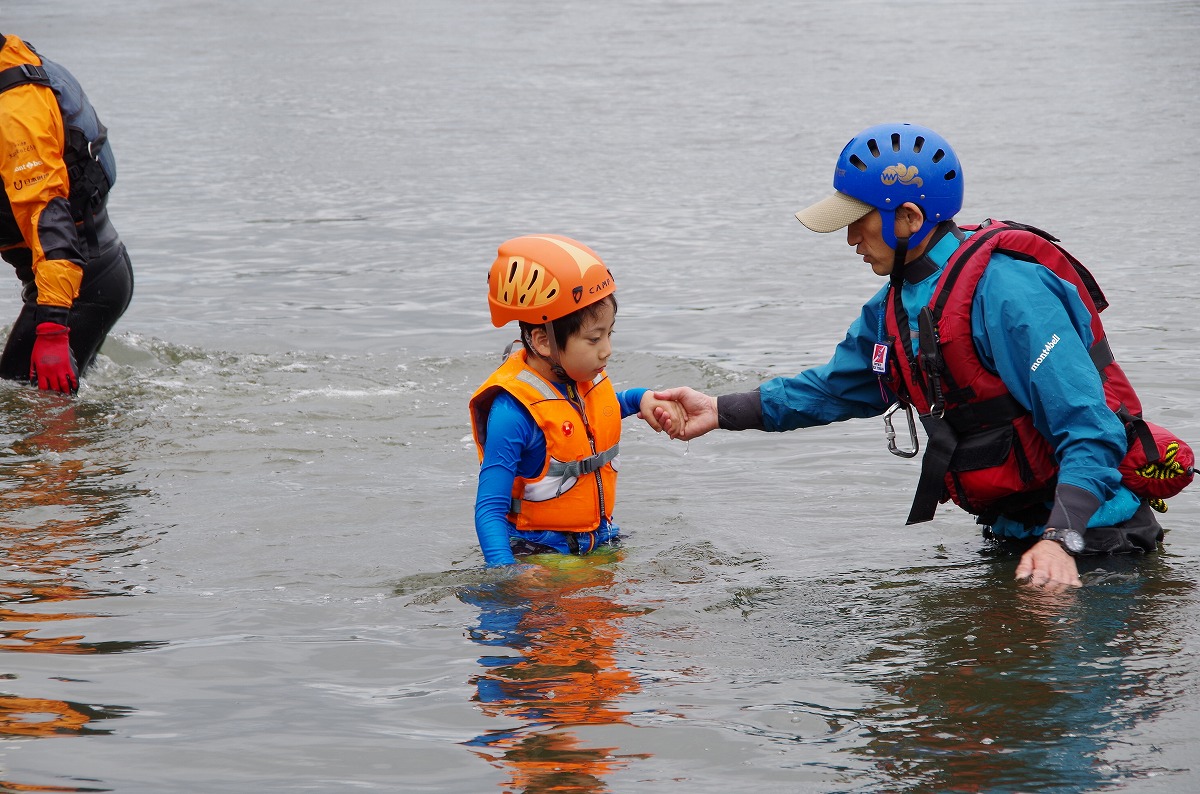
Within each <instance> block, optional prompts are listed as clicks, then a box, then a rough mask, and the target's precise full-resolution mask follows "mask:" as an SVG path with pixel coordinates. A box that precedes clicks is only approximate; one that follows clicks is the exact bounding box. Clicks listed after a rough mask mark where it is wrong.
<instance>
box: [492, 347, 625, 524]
mask: <svg viewBox="0 0 1200 794" xmlns="http://www.w3.org/2000/svg"><path fill="white" fill-rule="evenodd" d="M501 391H506V392H508V393H509V394H511V395H512V396H513V397H515V398H516V399H517V400H519V401H520V403H521V404H522V405H524V406H525V408H526V410H528V411H529V413H530V415H531V416H532V417H533V420H534V421H535V422H536V423H537V426H538V427H539V428H541V431H542V433H543V434H544V435H545V436H546V462H545V463H544V464H543V465H542V469H541V472H540V473H539V474H538V476H537V477H533V478H531V479H525V478H523V477H517V479H516V480H515V481H514V482H513V493H512V507H511V509H510V511H509V516H508V518H509V520H510V521H512V522H513V523H514V524H515V525H516V527H517V529H520V530H554V531H557V532H591V531H592V530H594V529H597V528H598V527H599V526H600V519H601V517H602V516H603V517H604V518H606V519H609V520H612V511H613V503H614V502H615V500H616V495H617V466H616V459H617V446H618V442H619V441H620V439H621V405H620V403H619V402H618V401H617V393H616V391H614V390H613V386H612V382H611V381H610V380H609V379H608V375H607V373H604V374H601V375H599V376H597V377H596V379H595V380H594V381H592V382H591V383H573V384H570V385H569V386H568V391H569V393H570V394H571V398H568V397H564V396H563V394H562V393H561V392H559V391H558V389H556V388H555V387H554V386H553V385H552V384H551V383H550V382H549V381H547V380H546V379H545V378H543V377H542V376H541V375H539V374H538V373H537V372H535V371H534V370H533V369H532V368H531V367H530V366H529V364H528V361H527V359H526V353H525V351H524V350H519V351H517V352H516V353H513V354H512V355H511V356H509V357H508V359H507V360H506V361H505V362H504V364H502V365H501V366H500V368H499V369H498V370H496V371H495V372H493V373H492V375H491V377H489V378H488V379H487V380H486V381H484V382H483V385H482V386H480V387H479V388H478V389H477V390H476V391H475V394H474V395H472V396H471V432H472V434H473V435H474V437H475V446H476V447H477V449H478V452H479V460H480V461H482V460H483V449H484V443H485V441H486V436H487V420H488V413H489V412H490V411H491V408H492V402H493V401H494V400H495V399H496V396H497V395H498V394H499V393H500V392H501Z"/></svg>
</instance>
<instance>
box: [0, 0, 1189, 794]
mask: <svg viewBox="0 0 1200 794" xmlns="http://www.w3.org/2000/svg"><path fill="white" fill-rule="evenodd" d="M0 30H2V31H3V32H4V33H6V34H18V35H21V36H23V37H25V38H27V39H28V40H30V41H32V42H33V43H34V44H35V45H37V46H38V47H40V48H41V50H42V51H43V52H44V53H46V54H47V55H48V56H49V57H51V58H54V59H56V60H59V61H60V62H62V63H64V64H66V65H67V66H69V67H70V68H71V69H73V70H74V71H75V72H76V73H77V74H78V75H79V76H80V77H81V78H82V80H83V82H84V84H85V85H86V86H87V88H88V91H89V93H90V94H91V96H92V98H93V100H94V102H95V104H96V105H97V107H98V108H99V110H100V113H101V116H102V118H103V120H104V121H105V122H106V123H107V124H108V126H109V128H110V135H111V139H112V141H113V144H114V146H115V149H116V153H117V157H118V163H119V172H120V176H119V182H118V186H117V189H116V190H115V191H114V193H113V196H112V200H111V213H112V217H113V219H114V222H115V223H116V225H117V227H118V229H119V230H120V231H121V234H122V236H123V237H124V239H125V241H126V243H127V244H128V246H129V249H130V251H131V254H132V257H133V260H134V265H135V270H136V275H137V292H136V295H135V298H134V302H133V305H132V307H131V308H130V310H129V312H128V313H127V315H126V316H125V317H124V318H123V320H122V321H121V323H120V324H119V326H118V328H117V330H116V332H115V333H114V335H113V336H112V337H111V338H110V339H109V341H108V343H107V345H106V347H105V348H104V351H103V355H102V357H101V360H100V362H99V365H98V366H97V368H96V369H95V370H94V371H93V372H92V373H91V374H90V375H89V377H88V378H87V379H86V380H85V383H84V385H83V387H82V389H81V390H80V392H79V395H78V397H77V398H76V399H74V400H64V399H61V398H57V397H54V396H47V395H42V394H37V393H34V392H33V391H31V390H29V389H28V388H27V387H24V386H20V385H12V384H9V385H7V386H0V411H2V416H3V420H4V424H3V426H2V428H0V431H2V442H3V443H2V444H0V487H2V488H3V496H4V501H3V503H2V505H3V508H2V513H0V540H2V544H0V549H2V555H3V556H2V558H0V569H2V571H3V576H2V578H0V594H2V595H3V604H2V606H0V609H2V610H3V611H2V614H0V619H2V620H3V623H2V624H0V638H2V641H0V779H2V781H3V782H0V790H3V791H34V790H36V791H89V792H90V791H114V792H122V793H123V794H151V793H153V794H173V793H174V792H296V791H319V792H342V791H359V790H364V791H386V792H451V793H454V794H457V793H458V792H462V793H463V794H479V793H480V792H524V793H525V794H534V793H535V792H550V791H554V792H580V793H584V792H586V793H587V794H592V793H594V792H610V791H611V792H622V793H623V792H634V793H638V794H640V793H641V792H651V793H653V792H668V791H669V792H722V793H723V794H727V793H731V792H895V791H914V792H915V791H944V790H954V791H998V792H1006V791H1011V792H1015V791H1050V792H1076V791H1091V790H1098V789H1108V790H1120V791H1133V792H1140V791H1194V790H1196V789H1197V787H1198V786H1200V750H1197V749H1196V744H1195V743H1194V741H1193V740H1192V738H1191V737H1194V736H1195V735H1197V733H1198V732H1200V696H1198V695H1197V693H1198V692H1200V661H1197V660H1198V658H1200V657H1198V656H1197V651H1198V650H1200V647H1198V643H1200V640H1198V639H1197V638H1198V637H1200V631H1198V629H1200V592H1198V590H1197V585H1198V582H1200V568H1198V567H1197V561H1198V560H1200V539H1198V538H1200V520H1198V519H1200V506H1198V504H1197V499H1196V493H1190V492H1185V493H1184V494H1183V495H1182V496H1180V497H1178V498H1176V499H1174V500H1173V501H1172V504H1171V509H1170V512H1169V513H1168V514H1167V515H1166V516H1164V517H1163V522H1164V524H1165V526H1167V527H1168V528H1169V530H1170V531H1169V533H1168V537H1167V544H1166V547H1165V551H1164V552H1163V553H1161V554H1158V555H1153V556H1150V557H1147V558H1143V559H1103V560H1096V561H1093V562H1090V563H1089V564H1088V566H1087V568H1086V571H1085V573H1084V580H1085V585H1086V586H1085V587H1084V588H1082V589H1081V590H1079V591H1078V592H1075V593H1071V594H1067V595H1059V596H1045V595H1042V594H1038V593H1034V592H1029V591H1027V590H1025V589H1022V588H1020V587H1017V586H1016V585H1014V584H1013V582H1012V574H1013V570H1014V567H1015V563H1016V561H1015V559H1013V558H1011V557H1004V556H995V555H992V554H990V553H989V551H988V549H987V548H986V547H985V546H984V545H983V543H982V542H981V540H980V538H979V536H978V533H977V531H976V528H975V527H974V526H973V525H972V524H971V522H970V519H969V518H968V517H966V516H965V515H962V514H959V513H956V512H955V511H954V510H952V509H949V508H943V509H942V510H941V511H939V513H938V516H937V517H936V518H935V520H934V521H932V522H931V523H929V524H925V525H921V526H919V527H910V528H905V527H904V526H903V518H904V515H905V512H906V511H907V508H908V503H909V499H910V497H911V488H912V487H913V485H914V484H915V482H916V479H917V472H918V464H917V463H916V462H913V461H902V460H900V459H899V458H894V457H892V456H890V455H889V454H888V453H887V451H886V449H885V446H884V437H883V432H882V425H881V424H880V423H879V422H878V421H877V420H871V421H861V422H851V423H845V424H841V425H837V426H833V427H828V428H821V429H814V430H808V431H800V432H796V433H789V434H780V435H778V436H774V435H772V436H768V435H764V434H760V433H742V434H733V433H713V434H710V435H709V436H706V437H704V438H702V439H698V440H696V441H693V442H691V443H690V444H686V445H685V444H682V443H679V442H671V441H670V440H668V439H667V438H665V437H663V436H658V435H655V434H654V433H652V432H651V431H649V430H648V429H647V428H645V427H644V426H642V425H640V424H636V423H635V422H636V420H628V421H627V422H626V424H625V433H626V439H625V443H623V444H622V452H623V454H622V464H623V465H622V469H621V471H622V478H621V501H620V504H619V509H618V511H617V517H618V519H619V520H620V523H621V525H622V527H623V529H624V530H625V533H626V535H627V537H628V541H627V543H626V544H625V546H624V547H623V548H622V549H621V550H620V551H618V552H616V553H610V554H607V555H602V556H598V557H592V558H588V559H587V560H584V561H582V562H581V563H580V564H578V565H574V566H564V565H562V564H558V565H556V564H555V563H554V561H552V560H548V561H546V563H547V566H548V567H547V573H546V575H545V576H544V577H542V578H541V579H540V580H536V581H532V580H522V581H514V580H509V579H505V578H504V577H503V576H501V575H498V574H495V573H493V572H486V571H484V570H483V569H482V567H481V563H482V557H481V555H480V554H479V552H478V550H477V548H476V544H475V539H474V531H473V529H472V502H473V497H474V478H475V473H476V467H477V464H476V459H475V453H474V451H473V449H472V447H471V444H470V441H469V437H468V434H469V428H468V421H467V412H466V401H467V398H468V397H469V395H470V393H471V391H472V390H473V388H474V387H475V386H476V385H477V384H478V383H479V382H480V381H482V379H483V378H484V377H485V376H486V375H487V374H488V372H489V371H490V370H491V369H492V368H493V367H494V366H495V365H496V364H497V363H498V360H499V353H500V351H501V350H502V348H503V347H504V345H505V343H506V342H507V341H508V340H509V339H510V338H511V335H512V334H511V329H505V330H497V329H494V328H493V327H492V326H491V325H490V322H489V321H488V317H487V310H486V303H485V298H484V275H485V273H486V269H487V266H488V265H489V264H490V262H491V259H492V257H493V256H494V252H495V247H496V245H497V244H498V243H499V242H500V241H502V240H504V239H506V238H508V237H511V236H515V235H517V234H522V233H528V232H545V231H549V232H558V233H563V234H568V235H571V236H574V237H577V238H578V239H580V240H583V241H585V242H586V243H588V244H589V245H591V246H593V247H594V248H595V249H596V250H597V251H599V252H600V253H601V255H602V256H604V257H605V259H606V261H607V262H608V264H609V266H610V267H611V269H612V270H613V272H614V274H615V276H616V278H617V281H618V284H619V285H620V295H621V312H620V316H619V322H618V334H617V337H616V345H617V354H616V355H615V356H614V360H613V363H612V366H611V373H612V375H613V378H614V380H615V381H616V383H617V384H618V386H619V387H629V386H671V385H684V384H686V385H693V386H696V387H699V388H703V389H706V390H708V391H710V392H714V393H721V392H726V391H740V390H746V389H750V388H753V387H754V386H755V385H756V384H757V383H759V382H761V381H762V380H763V379H765V378H767V377H772V376H775V375H781V374H792V373H795V372H797V371H799V370H800V369H802V368H804V367H807V366H812V365H815V364H819V363H822V362H823V361H824V360H825V359H826V358H827V357H828V354H829V352H830V351H831V350H832V347H833V346H834V344H836V342H837V341H838V340H839V339H840V338H841V335H842V333H843V331H844V329H845V327H846V326H847V325H848V324H849V322H850V321H851V319H852V318H853V317H854V316H855V315H856V313H857V311H858V306H859V305H860V303H861V302H862V301H863V300H864V299H865V298H866V297H867V296H869V295H870V294H871V293H873V292H874V291H875V290H876V289H877V287H878V281H877V279H876V278H875V277H874V276H872V275H871V274H870V273H869V272H868V271H867V269H866V267H865V266H864V265H862V263H861V262H859V261H857V258H856V257H855V256H854V255H853V254H852V253H851V252H850V251H849V250H847V248H846V246H845V244H844V237H843V236H842V235H837V234H834V235H823V236H821V235H814V234H811V233H808V232H807V231H806V230H804V229H803V228H802V227H801V226H800V225H799V224H798V223H797V222H796V221H795V219H794V218H793V217H792V213H793V212H794V211H795V210H797V209H799V208H800V207H801V206H804V205H805V204H806V203H807V202H809V201H811V200H813V199H816V198H818V197H821V196H823V195H825V193H826V192H827V190H828V189H829V184H830V179H831V176H832V165H833V160H834V158H835V157H836V154H837V152H838V151H839V150H840V148H841V146H842V144H843V143H844V142H845V141H846V140H847V139H848V138H849V137H850V136H851V135H852V134H853V133H854V132H856V131H857V130H859V129H861V128H862V127H865V126H867V125H869V124H874V123H878V122H881V121H888V120H911V121H916V122H919V123H924V124H926V125H928V126H931V127H933V128H935V129H937V130H939V131H940V132H942V133H943V134H944V135H946V136H947V137H948V138H949V139H950V141H951V142H952V143H953V144H954V145H955V147H956V149H957V150H958V152H959V154H960V157H961V159H962V161H963V163H964V172H965V175H966V183H967V202H966V206H965V207H964V210H963V213H962V215H961V216H960V218H961V219H962V220H963V221H978V220H982V219H983V218H985V217H1000V218H1011V219H1015V220H1020V221H1024V222H1027V223H1032V224H1035V225H1038V226H1041V227H1043V228H1046V229H1049V230H1051V231H1053V232H1055V233H1056V234H1057V235H1058V236H1059V237H1061V238H1062V239H1063V240H1064V242H1065V244H1066V245H1067V246H1068V248H1069V249H1070V250H1072V251H1073V252H1074V253H1075V254H1076V255H1077V256H1079V257H1080V258H1081V259H1083V260H1084V261H1085V262H1086V263H1088V264H1089V266H1091V268H1092V269H1093V271H1094V272H1095V273H1096V275H1097V277H1098V278H1099V279H1100V281H1101V283H1102V284H1103V285H1104V286H1105V288H1106V290H1107V292H1108V295H1109V298H1110V300H1111V302H1112V304H1113V305H1112V307H1111V308H1110V309H1109V311H1108V312H1107V313H1106V315H1105V322H1106V326H1107V328H1108V331H1109V334H1110V337H1111V338H1112V340H1113V347H1114V349H1115V351H1116V353H1117V356H1118V357H1119V359H1120V360H1121V361H1122V362H1123V364H1124V365H1125V368H1126V371H1127V372H1128V373H1129V374H1130V376H1131V378H1132V379H1133V381H1134V383H1135V384H1136V385H1137V386H1138V388H1139V391H1140V393H1141V396H1142V399H1143V402H1144V404H1145V405H1146V409H1147V412H1148V414H1149V415H1150V416H1151V417H1152V418H1155V419H1157V420H1158V421H1159V422H1160V423H1162V424H1166V425H1168V426H1170V427H1171V428H1173V429H1175V430H1176V431H1177V432H1179V433H1181V434H1182V435H1183V436H1184V437H1185V438H1190V439H1191V440H1192V441H1193V443H1196V442H1200V411H1198V410H1197V407H1196V396H1195V395H1196V394H1197V391H1198V390H1200V367H1198V365H1200V355H1198V354H1197V350H1196V327H1197V325H1196V314H1195V306H1196V301H1195V298H1194V295H1193V293H1192V289H1194V284H1195V275H1194V274H1195V271H1196V267H1197V265H1198V264H1200V261H1198V258H1197V254H1196V247H1195V244H1194V235H1193V234H1192V232H1191V226H1193V225H1194V219H1195V218H1196V216H1197V215H1200V198H1198V197H1197V196H1198V193H1197V190H1196V185H1197V183H1198V178H1200V169H1198V167H1197V162H1198V160H1197V156H1196V151H1197V136H1196V133H1197V130H1198V129H1200V105H1198V103H1197V101H1196V88H1195V87H1196V85H1197V83H1198V79H1200V57H1198V56H1197V53H1198V52H1200V49H1198V48H1197V42H1198V41H1200V38H1198V34H1200V7H1198V6H1197V4H1196V3H1194V2H1186V3H1184V2H1155V1H1154V0H1135V1H1132V2H1113V1H1110V0H1088V1H1087V2H1082V1H1078V0H1061V1H1060V2H1054V3H1046V2H1042V0H998V1H997V2H992V3H988V4H983V5H980V4H974V3H964V2H954V1H952V0H914V2H909V3H893V2H887V0H845V1H844V2H810V1H809V0H793V1H791V2H784V1H783V0H775V1H774V2H753V1H750V2H744V3H725V2H705V1H703V0H662V1H660V2H649V1H648V0H613V1H612V2H579V1H578V0H563V1H561V2H546V1H545V0H511V1H510V2H482V1H474V2H467V1H459V0H446V2H441V3H433V2H417V1H416V0H348V2H344V3H328V2H319V0H286V1H285V0H257V1H256V2H253V3H246V2H235V0H174V2H154V1H153V0H89V2H82V0H63V2H58V3H46V2H33V1H32V0H4V3H3V13H2V15H0ZM17 292H18V290H17V286H16V282H15V280H13V281H12V282H11V283H10V287H9V288H8V289H4V290H0V316H4V317H11V316H14V315H15V312H16V308H17ZM1197 492H1198V493H1200V490H1198V491H1197ZM574 562H579V561H574Z"/></svg>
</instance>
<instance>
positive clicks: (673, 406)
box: [638, 386, 717, 441]
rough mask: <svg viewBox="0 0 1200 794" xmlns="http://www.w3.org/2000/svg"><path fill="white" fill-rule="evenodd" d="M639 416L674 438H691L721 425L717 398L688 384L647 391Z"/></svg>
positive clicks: (657, 429)
mask: <svg viewBox="0 0 1200 794" xmlns="http://www.w3.org/2000/svg"><path fill="white" fill-rule="evenodd" d="M638 416H640V417H641V418H642V419H643V420H645V422H646V424H648V425H650V427H652V428H654V431H655V432H656V433H659V432H666V434H667V435H669V436H670V437H671V438H675V439H679V440H680V441H691V440H692V439H693V438H698V437H700V436H702V435H704V434H705V433H707V432H708V431H709V430H715V429H716V428H717V398H716V397H710V396H709V395H707V394H704V393H703V392H698V391H696V390H695V389H692V388H689V387H687V386H680V387H677V388H674V389H666V390H664V391H655V392H650V391H648V392H646V393H645V394H644V395H643V396H642V403H641V410H640V411H638Z"/></svg>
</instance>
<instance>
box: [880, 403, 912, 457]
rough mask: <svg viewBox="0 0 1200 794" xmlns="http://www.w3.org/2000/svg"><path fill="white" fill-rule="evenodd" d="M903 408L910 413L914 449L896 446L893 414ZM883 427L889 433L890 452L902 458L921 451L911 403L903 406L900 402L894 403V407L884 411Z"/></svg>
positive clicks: (909, 426) (910, 428)
mask: <svg viewBox="0 0 1200 794" xmlns="http://www.w3.org/2000/svg"><path fill="white" fill-rule="evenodd" d="M901 408H903V409H904V410H905V412H906V413H907V414H908V437H909V439H910V440H911V441H912V449H900V448H899V447H898V446H896V428H894V427H892V414H894V413H896V411H899V410H900V409H901ZM883 429H884V431H885V432H886V433H887V444H888V452H890V453H892V454H893V455H897V456H899V457H901V458H915V457H916V456H917V453H918V452H920V451H921V444H920V442H919V441H918V440H917V420H916V419H914V418H913V410H912V406H911V405H903V406H902V405H900V403H899V402H894V403H892V407H891V408H888V409H887V410H886V411H884V413H883Z"/></svg>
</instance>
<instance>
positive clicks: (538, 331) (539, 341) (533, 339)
mask: <svg viewBox="0 0 1200 794" xmlns="http://www.w3.org/2000/svg"><path fill="white" fill-rule="evenodd" d="M529 344H530V346H531V347H532V348H533V350H534V352H535V353H537V354H538V355H539V356H541V357H542V358H549V357H550V353H551V351H550V335H549V334H547V333H546V327H545V326H544V325H539V326H537V327H535V328H534V329H533V330H531V331H530V332H529Z"/></svg>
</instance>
